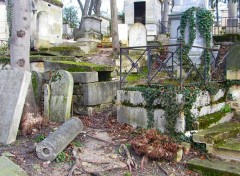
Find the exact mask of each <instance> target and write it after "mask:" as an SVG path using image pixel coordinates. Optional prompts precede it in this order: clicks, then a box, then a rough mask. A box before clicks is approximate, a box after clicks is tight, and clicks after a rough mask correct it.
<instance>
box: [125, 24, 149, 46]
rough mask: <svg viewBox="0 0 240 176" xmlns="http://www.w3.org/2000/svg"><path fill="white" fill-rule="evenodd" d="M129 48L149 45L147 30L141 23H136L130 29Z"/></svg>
mask: <svg viewBox="0 0 240 176" xmlns="http://www.w3.org/2000/svg"><path fill="white" fill-rule="evenodd" d="M128 36H129V47H133V46H146V45H147V30H146V27H145V26H144V25H143V24H141V23H135V24H134V25H132V26H131V27H130V29H129V35H128Z"/></svg>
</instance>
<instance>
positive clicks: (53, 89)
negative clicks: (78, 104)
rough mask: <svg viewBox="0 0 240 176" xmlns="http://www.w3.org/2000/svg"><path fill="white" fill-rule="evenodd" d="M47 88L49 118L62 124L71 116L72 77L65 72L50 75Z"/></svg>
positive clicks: (60, 71)
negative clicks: (48, 87)
mask: <svg viewBox="0 0 240 176" xmlns="http://www.w3.org/2000/svg"><path fill="white" fill-rule="evenodd" d="M49 86H50V100H49V118H50V120H53V121H60V122H64V121H65V120H66V119H69V118H70V116H71V104H72V96H73V77H72V75H71V74H70V73H69V72H67V71H64V70H58V71H56V72H55V73H54V74H53V75H52V77H51V79H50V82H49ZM48 93H49V91H48ZM47 103H48V102H47Z"/></svg>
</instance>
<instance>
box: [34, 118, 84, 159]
mask: <svg viewBox="0 0 240 176" xmlns="http://www.w3.org/2000/svg"><path fill="white" fill-rule="evenodd" d="M82 129H83V123H82V121H81V120H80V119H78V118H77V117H73V118H71V119H70V120H68V121H67V122H65V123H64V124H63V125H62V126H60V127H59V128H58V129H57V130H56V131H54V132H53V133H52V134H50V135H49V136H48V137H47V138H46V139H44V140H43V141H42V142H40V143H39V144H38V145H37V148H36V152H37V156H38V157H39V158H40V159H43V160H48V161H53V160H54V159H55V158H56V157H57V155H58V154H59V153H60V152H61V151H63V150H64V149H65V148H66V146H67V145H68V144H69V143H70V142H71V141H72V140H73V139H74V138H75V137H76V136H77V135H78V134H79V133H80V132H81V131H82Z"/></svg>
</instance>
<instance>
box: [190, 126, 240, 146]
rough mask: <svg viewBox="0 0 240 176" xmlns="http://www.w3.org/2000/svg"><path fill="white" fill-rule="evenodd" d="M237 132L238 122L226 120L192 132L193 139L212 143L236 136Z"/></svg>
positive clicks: (239, 130)
mask: <svg viewBox="0 0 240 176" xmlns="http://www.w3.org/2000/svg"><path fill="white" fill-rule="evenodd" d="M239 133H240V123H233V122H226V123H222V124H219V125H216V126H214V127H212V128H208V129H205V130H202V131H199V132H197V133H195V134H193V141H194V142H197V143H205V144H214V143H216V142H219V141H221V140H224V139H228V138H232V137H236V136H237V135H238V134H239Z"/></svg>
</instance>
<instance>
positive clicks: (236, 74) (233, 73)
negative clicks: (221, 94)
mask: <svg viewBox="0 0 240 176" xmlns="http://www.w3.org/2000/svg"><path fill="white" fill-rule="evenodd" d="M227 80H240V71H239V70H227Z"/></svg>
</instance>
